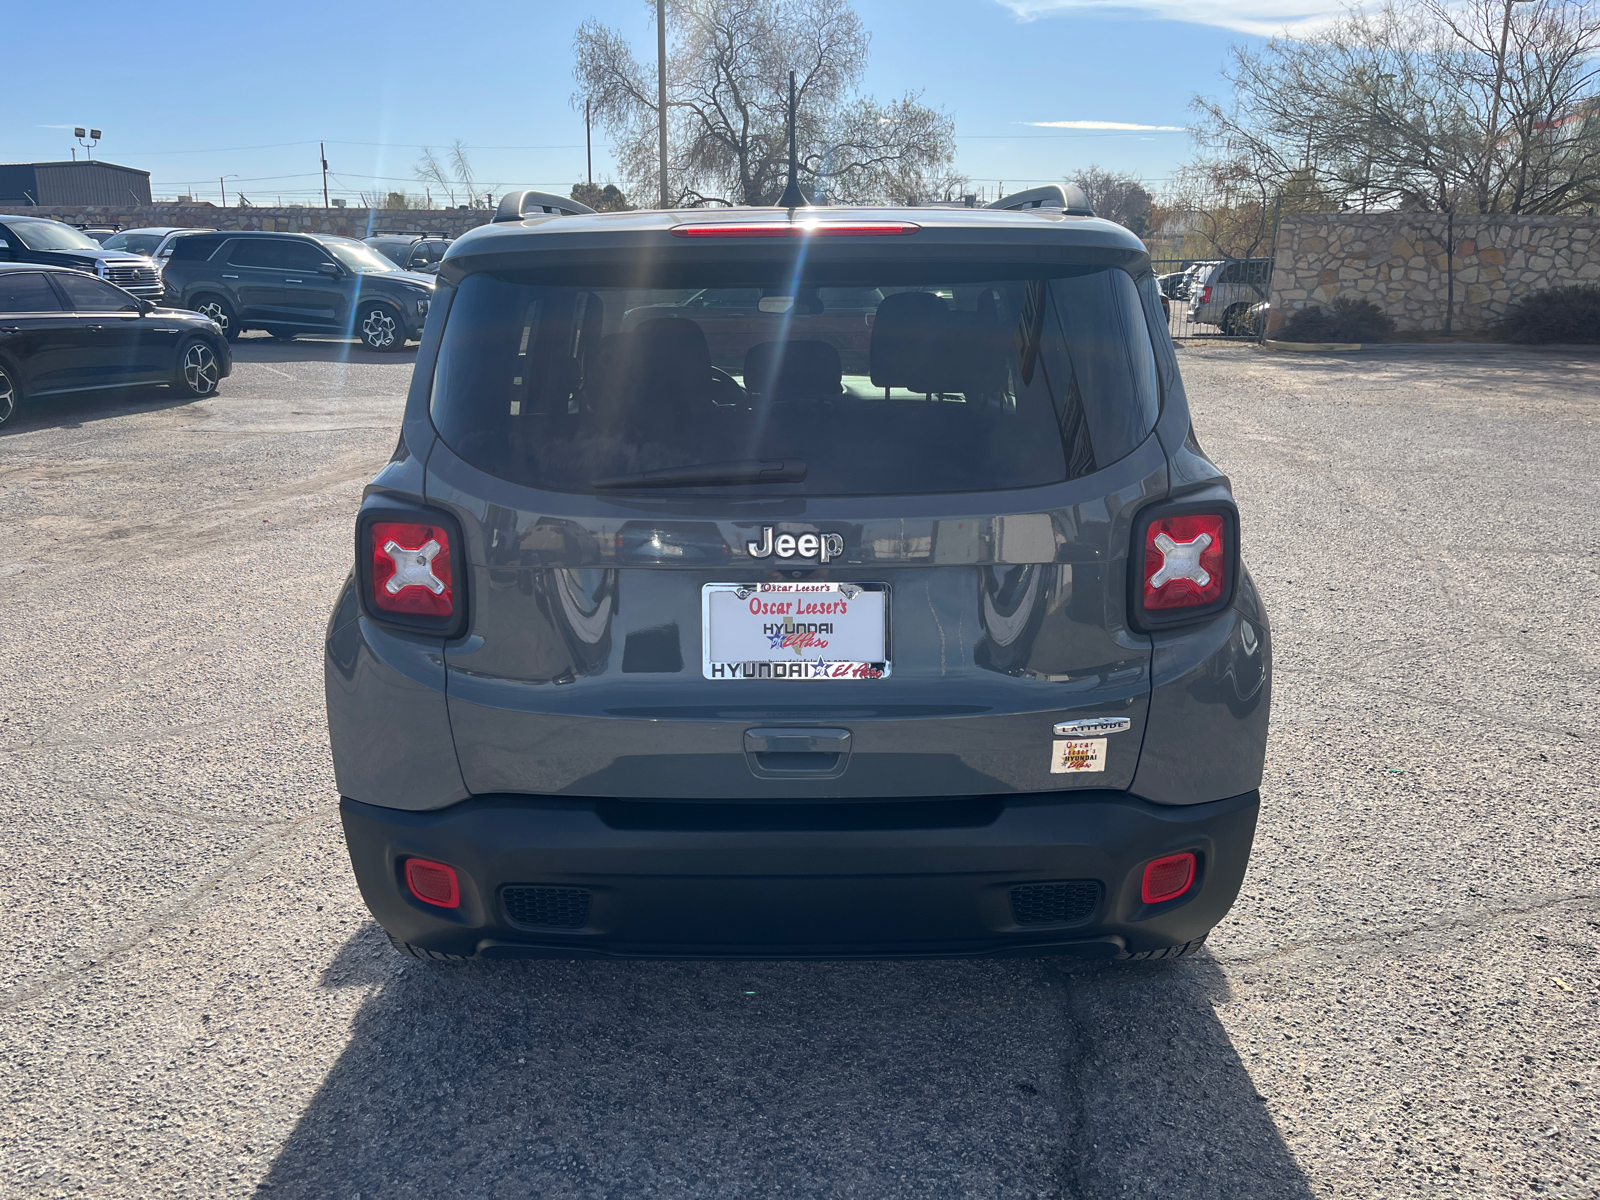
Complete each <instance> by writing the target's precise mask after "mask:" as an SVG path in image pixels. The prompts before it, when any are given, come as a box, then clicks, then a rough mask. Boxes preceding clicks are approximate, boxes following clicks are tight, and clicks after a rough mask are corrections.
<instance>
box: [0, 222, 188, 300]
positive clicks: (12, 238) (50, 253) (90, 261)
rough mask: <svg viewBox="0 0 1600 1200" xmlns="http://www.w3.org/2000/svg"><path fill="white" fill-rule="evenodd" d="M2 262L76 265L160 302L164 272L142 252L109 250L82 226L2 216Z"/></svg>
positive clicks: (126, 290) (0, 260)
mask: <svg viewBox="0 0 1600 1200" xmlns="http://www.w3.org/2000/svg"><path fill="white" fill-rule="evenodd" d="M0 262H14V263H37V264H41V265H45V266H52V267H73V268H75V269H77V270H79V271H87V272H88V273H89V274H91V275H95V276H98V277H99V278H101V279H104V280H105V281H106V282H107V283H111V284H115V285H116V286H117V287H119V288H121V289H122V290H123V291H125V292H131V293H132V294H133V295H135V296H138V297H139V298H140V299H141V300H149V301H151V302H152V303H159V302H160V301H161V297H162V284H161V272H160V271H159V270H158V269H157V268H156V265H155V263H153V262H151V261H150V259H148V258H146V257H144V256H143V255H142V254H129V253H127V252H126V251H124V250H107V249H106V248H105V247H104V246H102V245H101V244H100V243H99V242H97V241H95V240H94V239H93V238H92V237H90V236H89V235H88V234H86V233H84V232H83V230H81V229H74V228H73V227H72V226H71V225H67V224H64V223H63V222H61V221H52V220H49V219H48V218H45V217H10V216H0Z"/></svg>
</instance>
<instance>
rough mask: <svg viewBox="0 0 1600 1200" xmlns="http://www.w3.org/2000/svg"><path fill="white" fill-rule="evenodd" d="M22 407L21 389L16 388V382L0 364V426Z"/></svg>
mask: <svg viewBox="0 0 1600 1200" xmlns="http://www.w3.org/2000/svg"><path fill="white" fill-rule="evenodd" d="M21 406H22V389H21V388H20V387H18V386H17V381H16V380H15V379H13V378H12V377H11V372H10V371H8V370H6V368H5V366H4V365H3V364H0V425H4V424H5V423H6V422H7V421H9V420H11V418H12V417H14V416H16V415H17V409H18V408H20V407H21Z"/></svg>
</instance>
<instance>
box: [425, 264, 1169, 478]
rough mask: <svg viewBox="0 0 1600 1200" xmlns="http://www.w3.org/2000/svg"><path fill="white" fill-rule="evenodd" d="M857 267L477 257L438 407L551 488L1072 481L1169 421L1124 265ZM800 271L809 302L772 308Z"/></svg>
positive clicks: (502, 462)
mask: <svg viewBox="0 0 1600 1200" xmlns="http://www.w3.org/2000/svg"><path fill="white" fill-rule="evenodd" d="M754 269H755V268H752V270H754ZM764 269H773V270H776V268H764ZM945 269H949V268H940V267H938V266H937V265H930V264H918V265H917V267H916V270H917V271H918V272H919V273H921V274H922V275H924V276H926V275H928V274H930V273H933V272H937V271H940V270H945ZM839 270H841V269H839V268H835V269H834V271H835V274H837V273H838V272H839ZM857 270H858V269H857V268H854V267H852V268H848V272H849V274H852V275H853V274H855V273H856V272H857ZM860 270H861V272H862V273H863V274H864V275H865V276H866V277H865V278H860V279H851V278H843V279H839V278H834V279H829V280H828V281H827V285H828V286H826V287H808V286H807V281H805V280H803V279H802V280H801V281H800V283H799V286H798V288H795V287H794V285H793V283H792V282H791V281H790V280H789V279H788V278H784V277H779V276H775V277H774V278H772V279H770V280H761V281H757V282H759V283H760V284H761V286H755V287H738V286H729V287H723V286H711V287H705V288H692V287H683V286H679V287H674V288H656V289H649V288H625V287H609V286H608V287H592V288H591V287H582V286H576V285H573V286H556V285H545V284H539V283H534V282H522V281H519V280H517V279H515V278H511V277H502V276H498V275H491V274H478V275H472V276H469V277H468V278H467V279H465V280H463V281H462V283H461V285H460V288H459V290H458V292H457V294H456V296H455V298H454V300H453V302H452V304H451V306H450V309H449V316H448V319H447V322H446V325H445V329H444V333H443V338H442V343H441V346H440V350H439V358H438V363H437V366H436V370H435V376H434V390H433V398H432V412H433V417H434V422H435V424H436V426H437V427H438V429H439V432H440V434H441V436H443V438H444V439H445V441H446V442H447V443H448V444H449V445H450V446H451V447H452V448H453V449H454V450H455V451H456V452H457V453H458V454H460V455H461V456H462V457H463V458H465V459H467V460H468V461H469V462H472V463H473V464H475V465H477V466H479V467H481V468H482V469H484V470H486V471H489V472H490V473H492V474H495V475H498V476H500V477H502V478H506V479H511V480H514V481H516V482H520V483H525V484H528V485H531V486H535V487H544V488H551V489H554V490H558V491H587V490H589V487H590V486H591V484H592V481H593V480H595V479H598V478H604V477H607V476H613V475H626V474H631V473H634V472H639V471H649V470H656V469H660V468H665V467H676V466H686V465H694V464H700V463H708V462H722V461H728V460H736V459H751V458H801V459H804V460H805V462H806V463H807V467H808V474H807V478H806V480H805V481H804V482H802V483H790V484H767V485H762V490H763V491H776V492H780V493H781V492H784V491H788V492H794V493H799V494H807V495H864V494H865V495H871V494H878V495H882V494H893V493H906V492H960V491H987V490H993V489H1003V488H1017V487H1033V486H1040V485H1044V484H1050V483H1057V482H1060V481H1062V480H1065V479H1069V478H1076V477H1078V476H1081V475H1084V474H1087V473H1089V472H1091V471H1094V470H1096V469H1098V467H1101V466H1105V465H1108V464H1109V463H1111V462H1113V461H1115V460H1116V459H1118V458H1120V457H1122V456H1123V455H1124V454H1126V453H1127V452H1128V451H1129V450H1131V449H1132V448H1133V446H1135V445H1137V444H1138V442H1139V441H1141V440H1143V437H1144V436H1145V435H1146V434H1148V432H1149V430H1150V428H1151V426H1152V425H1153V423H1154V420H1155V414H1156V411H1157V408H1158V404H1159V401H1158V395H1157V389H1156V383H1155V364H1154V360H1153V357H1152V354H1151V348H1150V336H1149V331H1148V329H1147V328H1146V326H1145V323H1144V317H1143V314H1142V313H1141V312H1140V311H1139V297H1138V292H1137V290H1136V288H1135V287H1134V285H1133V281H1132V279H1131V278H1130V277H1129V276H1128V275H1127V274H1126V273H1125V272H1123V271H1121V270H1116V269H1107V268H1101V269H1089V268H1076V269H1071V268H1067V269H1062V270H1064V271H1073V272H1074V273H1073V274H1072V276H1071V277H1068V278H1057V279H1055V280H1053V281H1052V280H1047V279H1044V278H1016V277H1010V278H1007V277H1001V278H994V279H989V280H978V281H974V280H973V274H974V273H973V271H972V270H971V268H970V267H967V268H961V269H959V270H951V278H952V282H950V283H948V284H928V283H918V284H915V285H907V284H906V283H904V282H902V281H901V280H898V279H895V278H891V277H888V276H879V277H877V278H874V277H872V276H873V270H872V268H871V267H870V266H869V267H866V268H860ZM674 282H678V281H674ZM731 282H745V281H743V280H738V281H731ZM788 289H792V290H793V295H794V302H793V304H792V305H790V306H788V307H783V306H776V305H773V306H769V307H770V308H772V310H773V311H762V310H761V309H760V308H759V307H758V306H757V304H756V301H758V300H760V299H761V296H762V294H763V293H766V294H768V295H785V294H788ZM872 296H876V297H877V300H876V302H875V303H874V304H873V305H872V306H871V307H870V308H868V307H865V306H864V305H865V302H866V301H867V300H868V299H870V298H871V297H872ZM828 298H833V299H836V300H842V301H844V303H842V304H836V305H829V304H828V303H827V299H828ZM1069 310H1070V311H1069ZM1130 340H1132V341H1133V342H1134V343H1135V344H1133V345H1131V346H1130V345H1129V344H1128V342H1129V341H1130Z"/></svg>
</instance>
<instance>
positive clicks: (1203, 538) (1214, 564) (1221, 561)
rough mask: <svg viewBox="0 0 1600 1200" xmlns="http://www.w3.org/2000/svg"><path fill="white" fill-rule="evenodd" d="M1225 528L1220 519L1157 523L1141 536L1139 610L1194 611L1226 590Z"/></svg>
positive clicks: (1166, 519) (1216, 516)
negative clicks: (1142, 561) (1142, 597)
mask: <svg viewBox="0 0 1600 1200" xmlns="http://www.w3.org/2000/svg"><path fill="white" fill-rule="evenodd" d="M1227 529H1228V526H1227V522H1226V521H1225V520H1224V519H1223V518H1222V516H1221V515H1220V514H1216V513H1199V514H1197V515H1195V516H1188V517H1161V518H1158V519H1157V520H1154V521H1151V522H1150V528H1149V529H1148V530H1146V531H1145V535H1144V606H1145V609H1146V610H1147V611H1154V610H1158V609H1163V608H1196V607H1199V606H1201V605H1206V604H1212V603H1215V602H1216V601H1217V600H1220V599H1221V598H1222V593H1223V591H1224V590H1225V589H1226V588H1227V583H1228V581H1227V569H1228V567H1227V563H1228V556H1227V553H1226V551H1227V547H1226V546H1225V545H1224V544H1223V539H1224V537H1225V536H1226V534H1227Z"/></svg>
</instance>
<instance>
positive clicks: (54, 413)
mask: <svg viewBox="0 0 1600 1200" xmlns="http://www.w3.org/2000/svg"><path fill="white" fill-rule="evenodd" d="M196 403H198V401H197V400H196V399H195V398H194V397H193V396H188V395H185V394H184V393H183V392H181V391H179V390H178V389H177V388H174V387H165V386H162V385H160V384H153V383H152V384H145V385H143V386H140V387H130V388H119V389H115V390H107V391H103V392H79V393H77V394H73V395H66V396H46V397H44V398H43V399H40V400H30V401H28V402H27V403H25V404H22V405H21V406H19V407H18V409H17V412H16V415H15V416H13V417H12V418H11V419H10V420H9V421H7V422H6V423H5V425H4V426H0V438H4V437H9V436H11V435H14V434H18V433H26V432H29V431H30V430H37V429H81V428H82V427H83V426H84V425H85V424H88V423H89V422H92V421H105V420H109V419H110V418H112V417H125V416H127V415H128V414H129V413H134V412H156V411H159V410H162V409H168V408H182V407H183V406H184V405H186V404H196Z"/></svg>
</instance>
